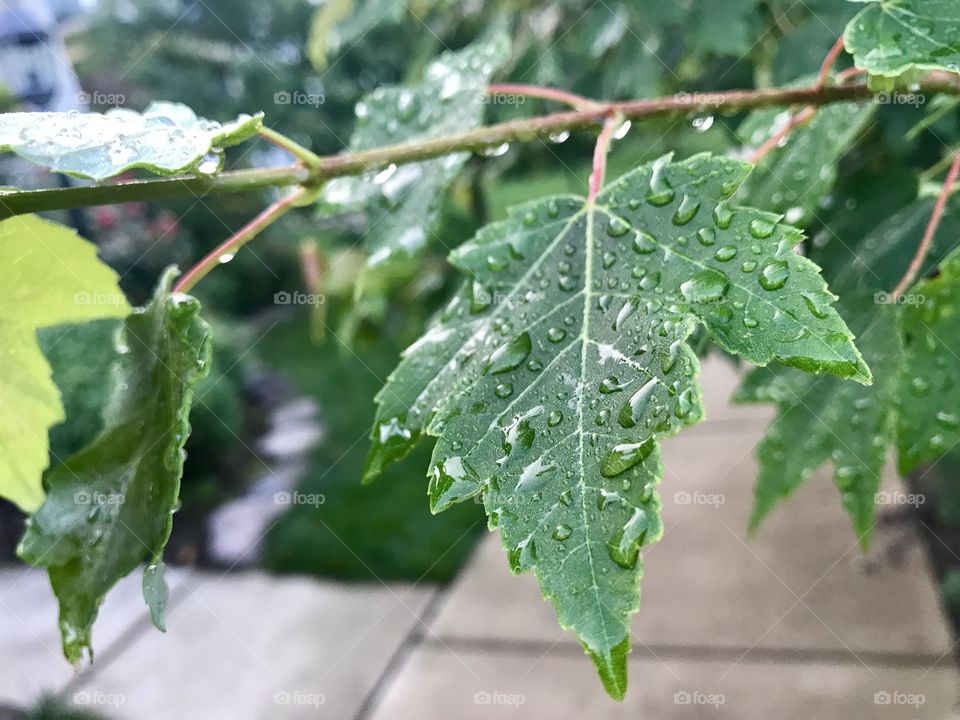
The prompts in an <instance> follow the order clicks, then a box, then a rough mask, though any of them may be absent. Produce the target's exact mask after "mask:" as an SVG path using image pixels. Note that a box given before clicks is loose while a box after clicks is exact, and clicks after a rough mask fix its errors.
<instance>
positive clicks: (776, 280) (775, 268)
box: [758, 260, 790, 290]
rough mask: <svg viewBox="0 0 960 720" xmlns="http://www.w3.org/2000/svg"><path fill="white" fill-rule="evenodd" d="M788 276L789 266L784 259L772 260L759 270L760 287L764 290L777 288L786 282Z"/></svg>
mask: <svg viewBox="0 0 960 720" xmlns="http://www.w3.org/2000/svg"><path fill="white" fill-rule="evenodd" d="M789 277H790V266H789V265H787V261H786V260H773V261H771V262H768V263H767V264H766V265H764V266H763V270H761V271H760V277H759V278H758V279H759V281H760V287H762V288H763V289H764V290H779V289H780V288H782V287H783V286H784V285H786V284H787V278H789Z"/></svg>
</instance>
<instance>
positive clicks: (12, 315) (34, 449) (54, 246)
mask: <svg viewBox="0 0 960 720" xmlns="http://www.w3.org/2000/svg"><path fill="white" fill-rule="evenodd" d="M0 265H2V266H3V268H4V273H5V284H6V288H5V290H4V292H3V294H2V296H0V298H2V299H0V353H2V356H3V363H2V365H0V367H2V371H0V497H4V498H6V499H8V500H12V501H13V502H15V503H17V505H19V506H20V507H21V508H22V509H23V510H26V511H33V510H36V509H37V508H38V507H39V506H40V503H41V502H43V486H42V484H41V481H40V478H41V475H42V473H43V471H44V469H45V468H46V467H47V463H48V459H49V443H48V438H47V431H48V430H49V429H50V427H51V426H53V425H56V424H57V423H60V422H62V421H63V420H64V419H65V417H64V410H63V405H62V403H61V401H60V393H59V391H58V390H57V388H56V386H55V385H54V383H53V380H52V378H51V373H52V371H51V369H50V365H49V363H47V360H46V359H45V358H44V356H43V353H42V352H41V350H40V345H39V344H38V342H37V335H36V330H37V328H41V327H49V326H51V325H58V324H61V323H68V322H82V321H84V320H92V319H94V318H105V317H123V316H124V315H126V314H127V312H128V311H129V309H130V308H129V306H128V305H127V301H126V298H125V297H124V295H123V293H122V292H121V290H120V288H119V286H118V285H117V276H116V273H114V272H113V270H111V269H110V268H109V267H107V266H106V265H104V264H103V263H102V262H100V261H99V260H98V259H97V250H96V246H95V245H93V244H92V243H89V242H87V241H86V240H84V239H83V238H81V237H80V236H79V235H77V234H76V233H75V232H74V231H73V230H70V229H69V228H65V227H63V226H61V225H57V224H56V223H52V222H49V221H47V220H42V219H40V218H38V217H35V216H32V215H28V216H23V217H16V218H10V219H8V220H4V221H3V222H2V223H0Z"/></svg>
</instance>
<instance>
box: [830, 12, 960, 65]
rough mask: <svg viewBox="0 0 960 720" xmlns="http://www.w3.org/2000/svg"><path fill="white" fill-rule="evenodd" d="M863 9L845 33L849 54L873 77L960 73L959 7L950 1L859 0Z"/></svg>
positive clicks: (845, 42)
mask: <svg viewBox="0 0 960 720" xmlns="http://www.w3.org/2000/svg"><path fill="white" fill-rule="evenodd" d="M857 1H858V2H867V3H868V4H867V7H865V8H864V9H863V10H861V11H860V13H859V14H858V15H857V16H856V17H854V18H853V20H851V21H850V23H849V24H848V25H847V29H846V32H845V33H844V44H845V45H846V48H847V52H849V53H850V54H851V55H853V59H854V62H855V63H856V65H857V67H858V68H861V69H863V70H866V71H867V72H869V73H870V74H871V75H879V76H882V77H897V76H899V75H902V74H903V73H904V72H907V71H909V70H919V71H925V70H949V71H952V72H958V71H960V5H958V4H957V3H956V2H954V0H857Z"/></svg>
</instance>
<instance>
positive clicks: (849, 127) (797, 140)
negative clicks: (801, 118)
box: [737, 103, 875, 227]
mask: <svg viewBox="0 0 960 720" xmlns="http://www.w3.org/2000/svg"><path fill="white" fill-rule="evenodd" d="M874 110H875V106H874V105H872V104H867V105H859V104H857V103H836V104H834V105H830V106H828V107H824V108H820V109H819V111H818V112H817V114H816V115H814V117H813V119H812V120H811V121H810V122H809V123H808V124H807V125H804V126H801V127H797V128H794V129H793V130H792V131H791V133H790V135H789V136H788V137H787V139H786V141H785V143H784V145H783V146H782V147H777V148H774V149H773V150H772V151H770V152H769V153H768V154H767V155H766V156H765V157H764V158H763V160H762V161H761V162H760V164H759V165H758V167H757V169H756V170H754V171H753V172H752V173H750V176H749V177H748V178H747V181H746V182H745V183H744V184H743V187H742V188H741V190H740V193H739V194H738V196H737V199H738V200H739V201H740V202H743V203H745V204H748V205H751V206H752V207H758V208H762V209H764V210H770V211H772V212H777V213H782V214H783V215H784V217H785V219H786V221H787V222H788V223H790V224H791V225H795V226H797V227H806V226H807V225H809V224H810V222H811V221H812V220H814V219H815V217H816V215H817V214H818V212H819V203H820V202H821V201H822V200H823V198H824V196H825V195H826V194H827V193H828V192H830V190H831V189H832V188H833V184H834V182H836V179H837V163H838V162H839V161H840V159H841V158H842V157H843V156H844V155H845V154H846V152H847V150H849V149H850V147H851V146H852V145H853V144H854V142H856V140H857V138H858V137H859V136H860V135H861V134H862V133H863V132H864V130H865V129H866V128H867V127H868V126H869V124H870V123H871V121H872V118H873V115H874ZM790 118H791V113H790V112H789V111H778V110H757V111H755V112H753V113H751V115H750V116H749V117H748V118H747V119H746V120H745V121H744V122H743V124H742V125H741V126H740V128H738V131H737V135H738V137H739V138H740V140H741V141H742V142H743V143H744V144H745V145H747V146H750V147H753V148H757V147H760V146H761V145H763V143H764V142H766V141H767V140H768V139H769V138H771V137H772V136H773V135H774V134H775V133H776V132H777V131H779V130H780V129H781V128H782V127H783V126H784V124H785V123H788V122H789V121H790Z"/></svg>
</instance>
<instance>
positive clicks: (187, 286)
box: [173, 187, 307, 293]
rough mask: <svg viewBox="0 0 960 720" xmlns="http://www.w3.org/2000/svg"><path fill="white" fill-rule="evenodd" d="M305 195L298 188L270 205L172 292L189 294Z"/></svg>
mask: <svg viewBox="0 0 960 720" xmlns="http://www.w3.org/2000/svg"><path fill="white" fill-rule="evenodd" d="M306 193H307V188H304V187H298V188H296V189H295V190H293V191H292V192H290V193H289V194H287V195H285V196H284V197H282V198H280V199H279V200H277V201H276V202H275V203H273V204H272V205H270V206H269V207H268V208H266V209H265V210H264V211H263V212H261V213H260V214H259V215H257V216H256V217H255V218H254V219H253V220H251V221H250V222H248V223H247V224H246V225H244V226H243V227H242V228H240V229H239V230H238V231H237V232H235V233H234V234H233V235H231V236H230V237H229V238H227V239H226V240H224V241H223V242H222V243H221V244H220V245H218V246H217V247H215V248H214V249H213V250H211V251H210V252H209V253H207V254H206V255H205V256H204V257H203V259H202V260H200V262H198V263H197V264H196V265H194V266H193V267H192V268H191V269H190V271H189V272H187V273H186V275H184V276H183V277H182V278H180V280H179V281H178V282H177V284H176V285H174V286H173V291H174V292H183V293H185V292H190V290H191V289H192V288H193V286H194V285H196V284H197V283H198V282H200V280H202V279H203V278H204V277H206V275H207V273H209V272H210V271H211V270H213V268H215V267H216V266H217V265H219V264H221V263H223V262H229V261H230V260H231V259H232V258H233V256H234V255H236V253H237V251H238V250H239V249H240V248H242V247H243V246H244V245H246V244H247V243H248V242H250V241H251V240H253V239H254V238H255V237H256V236H257V235H259V234H260V233H261V232H263V231H264V230H265V229H266V228H267V227H269V226H270V225H271V224H273V223H274V222H276V221H277V220H278V219H279V218H281V217H282V216H283V215H285V214H286V213H287V212H288V211H289V210H290V209H292V208H294V207H296V205H297V202H298V201H299V200H300V199H301V198H302V197H303V196H304V195H305V194H306Z"/></svg>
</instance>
